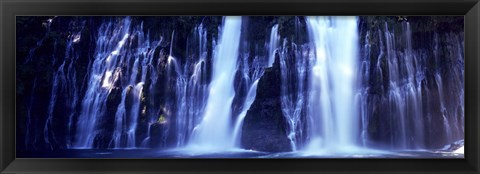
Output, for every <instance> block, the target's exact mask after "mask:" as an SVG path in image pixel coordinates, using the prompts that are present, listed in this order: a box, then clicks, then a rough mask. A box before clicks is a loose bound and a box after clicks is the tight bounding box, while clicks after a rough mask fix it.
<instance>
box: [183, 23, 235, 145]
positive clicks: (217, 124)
mask: <svg viewBox="0 0 480 174" xmlns="http://www.w3.org/2000/svg"><path fill="white" fill-rule="evenodd" d="M241 24H242V19H241V17H238V16H237V17H230V16H229V17H225V18H224V24H223V27H222V33H221V37H220V40H219V42H218V45H217V47H216V48H215V55H214V57H213V72H212V82H211V83H210V85H209V95H208V100H207V105H206V107H205V113H204V114H203V119H202V121H201V123H200V124H199V125H198V126H197V127H196V128H195V130H194V134H193V137H192V138H193V140H192V143H193V144H194V145H195V146H200V147H201V148H206V149H212V148H213V149H225V148H230V147H233V143H232V140H231V137H230V136H231V135H232V130H230V128H231V104H232V101H233V97H234V96H235V91H234V89H233V80H234V77H235V72H236V67H237V65H236V63H237V59H238V48H239V44H240V32H241Z"/></svg>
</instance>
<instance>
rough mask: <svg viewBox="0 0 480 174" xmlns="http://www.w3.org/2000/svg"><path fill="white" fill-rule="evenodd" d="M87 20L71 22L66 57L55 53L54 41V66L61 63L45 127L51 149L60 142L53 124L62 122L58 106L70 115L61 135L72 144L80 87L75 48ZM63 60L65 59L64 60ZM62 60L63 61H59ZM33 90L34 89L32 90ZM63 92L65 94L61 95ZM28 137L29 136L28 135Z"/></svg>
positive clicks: (47, 142) (46, 141)
mask: <svg viewBox="0 0 480 174" xmlns="http://www.w3.org/2000/svg"><path fill="white" fill-rule="evenodd" d="M51 20H53V18H52V19H49V20H48V25H50V24H51V22H52V21H51ZM85 23H86V21H78V20H74V21H71V22H70V23H69V25H68V26H69V28H72V34H70V35H68V36H67V41H66V47H65V57H57V56H56V55H55V53H56V52H57V41H55V43H54V48H53V54H52V59H53V62H52V66H55V64H60V66H59V67H58V69H57V70H56V71H55V73H54V74H53V82H52V83H53V84H52V89H51V96H50V101H49V105H48V111H47V119H46V121H45V124H44V128H43V135H44V141H45V143H46V144H47V145H49V146H50V149H53V145H55V144H57V143H59V142H57V141H58V140H57V136H56V135H55V130H54V129H53V126H52V124H54V122H61V119H59V117H56V116H55V111H57V110H58V107H62V106H66V107H67V108H65V109H66V113H69V115H68V117H67V118H68V121H67V122H66V123H67V124H68V125H67V129H68V130H67V133H66V136H67V137H60V138H61V139H62V141H67V142H66V145H67V147H68V146H70V145H71V142H70V141H71V139H72V138H71V132H72V131H71V128H72V125H71V124H72V122H73V117H74V114H75V106H76V104H77V103H78V98H79V95H80V94H79V92H80V87H77V86H76V85H77V72H76V69H75V67H74V65H75V64H76V62H77V61H78V59H79V55H78V53H77V52H76V50H75V48H74V44H78V42H79V41H80V39H81V34H82V32H83V29H84V27H85ZM48 31H50V26H48ZM62 60H63V61H62ZM59 61H61V62H59ZM32 92H33V90H32ZM60 94H63V95H60ZM61 102H65V103H61ZM27 137H28V136H27Z"/></svg>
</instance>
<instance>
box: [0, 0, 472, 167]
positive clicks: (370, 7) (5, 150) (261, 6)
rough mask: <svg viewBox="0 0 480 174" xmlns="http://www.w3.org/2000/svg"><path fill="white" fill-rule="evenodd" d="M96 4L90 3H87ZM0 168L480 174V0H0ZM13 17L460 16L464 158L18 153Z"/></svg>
mask: <svg viewBox="0 0 480 174" xmlns="http://www.w3.org/2000/svg"><path fill="white" fill-rule="evenodd" d="M92 7H95V8H92ZM0 11H1V20H0V26H1V27H0V40H1V42H0V56H1V57H0V84H1V85H0V173H32V172H35V173H54V172H55V173H86V172H92V173H97V172H98V173H117V172H119V173H120V172H121V173H125V172H132V173H226V172H231V173H300V172H301V173H354V172H357V173H467V174H473V173H479V171H480V170H479V169H480V160H479V157H480V145H479V140H480V134H479V126H478V125H480V122H479V119H478V116H479V115H480V114H479V109H478V106H479V100H480V95H479V93H478V92H479V88H478V82H479V81H480V72H479V70H478V68H479V67H480V64H479V61H478V59H479V58H480V49H479V46H480V3H479V0H463V1H458V0H403V1H401V0H383V1H382V0H357V1H356V0H337V1H335V0H297V1H294V0H243V1H242V0H229V1H228V2H226V1H222V0H204V1H196V0H158V1H155V0H139V1H134V0H99V1H95V0H68V1H62V0H16V1H14V0H0ZM17 15H45V16H47V15H102V16H103V15H122V16H123V15H148V16H150V15H464V16H465V44H466V46H465V60H466V62H467V63H466V64H465V79H466V80H465V93H467V94H468V95H465V106H466V108H465V119H466V120H467V121H466V122H465V124H466V125H465V137H466V138H465V139H466V140H465V143H466V152H467V153H466V154H465V159H16V157H15V46H16V45H15V25H14V24H15V17H16V16H17Z"/></svg>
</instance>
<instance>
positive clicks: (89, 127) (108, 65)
mask: <svg viewBox="0 0 480 174" xmlns="http://www.w3.org/2000/svg"><path fill="white" fill-rule="evenodd" d="M113 25H114V24H113V22H109V23H107V24H104V25H103V26H101V27H100V29H99V38H98V40H97V51H96V53H95V54H96V56H95V57H96V58H95V60H94V61H93V65H92V69H91V72H90V80H89V82H88V84H89V88H88V89H87V92H86V94H85V97H84V98H83V101H82V112H81V114H80V116H79V119H78V120H79V121H78V123H77V139H76V142H75V145H74V147H77V148H89V147H92V146H93V141H94V138H95V135H96V133H97V131H96V130H97V129H96V125H97V124H96V123H97V120H98V118H97V117H98V116H101V115H104V114H105V109H106V104H105V103H106V100H107V97H108V94H109V92H110V91H111V90H112V88H113V83H114V82H115V81H116V80H117V79H118V78H119V76H120V74H119V73H120V72H119V71H115V69H116V68H117V67H116V65H117V64H119V63H120V61H119V58H118V56H119V55H121V54H120V51H122V53H123V52H124V51H125V50H123V49H122V48H123V46H124V44H125V42H126V40H127V39H128V37H129V31H130V30H129V29H130V18H126V19H125V20H124V21H123V22H122V23H121V24H120V25H121V26H113ZM112 27H119V29H118V30H115V31H114V32H113V33H110V32H109V31H110V30H111V29H110V28H112ZM109 33H110V34H111V35H108V34H109ZM114 72H115V74H113V73H114Z"/></svg>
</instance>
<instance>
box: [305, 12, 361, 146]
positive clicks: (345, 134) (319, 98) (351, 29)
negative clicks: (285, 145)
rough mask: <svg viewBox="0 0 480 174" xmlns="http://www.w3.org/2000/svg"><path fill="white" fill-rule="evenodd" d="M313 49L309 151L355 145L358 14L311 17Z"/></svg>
mask: <svg viewBox="0 0 480 174" xmlns="http://www.w3.org/2000/svg"><path fill="white" fill-rule="evenodd" d="M307 28H308V31H309V37H310V39H311V40H310V42H311V48H312V49H314V56H315V57H314V59H313V60H312V61H313V62H312V70H311V72H310V74H309V76H310V84H309V90H310V91H309V96H310V97H309V98H308V105H309V112H308V119H309V120H308V121H309V123H308V133H309V135H308V136H309V140H308V141H309V145H308V146H309V147H308V149H309V150H312V151H319V150H322V149H325V148H328V149H332V150H345V148H348V147H350V146H355V138H356V137H355V136H354V135H355V131H356V125H357V121H358V119H357V118H355V117H354V116H353V115H354V113H356V111H354V106H353V105H354V102H353V101H354V100H353V99H354V93H353V91H354V85H355V80H356V77H355V76H354V74H353V73H354V72H355V71H356V66H357V62H356V61H357V57H356V56H357V20H356V17H308V18H307Z"/></svg>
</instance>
